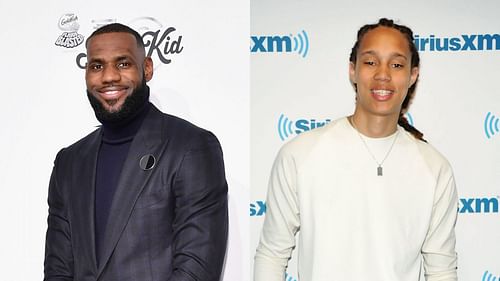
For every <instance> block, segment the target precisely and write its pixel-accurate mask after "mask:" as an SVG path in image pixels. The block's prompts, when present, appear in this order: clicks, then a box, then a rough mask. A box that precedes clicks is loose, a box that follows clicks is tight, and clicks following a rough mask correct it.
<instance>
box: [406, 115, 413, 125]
mask: <svg viewBox="0 0 500 281" xmlns="http://www.w3.org/2000/svg"><path fill="white" fill-rule="evenodd" d="M405 117H406V120H408V124H410V125H412V126H414V124H413V116H411V114H410V112H406V113H405Z"/></svg>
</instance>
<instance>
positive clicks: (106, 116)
mask: <svg viewBox="0 0 500 281" xmlns="http://www.w3.org/2000/svg"><path fill="white" fill-rule="evenodd" d="M87 97H88V99H89V101H90V105H91V106H92V108H93V109H94V112H95V116H96V117H97V120H99V122H101V123H121V122H124V121H126V120H130V119H132V118H133V117H134V116H135V115H137V114H138V113H139V111H141V109H142V108H143V107H144V105H145V104H146V103H147V101H148V99H149V91H148V89H147V86H146V80H145V79H144V78H143V79H142V82H141V84H140V85H139V87H138V88H135V89H134V91H133V92H132V94H131V95H129V96H127V97H126V98H125V101H124V102H123V105H122V106H121V108H120V109H119V110H118V111H115V112H109V111H107V110H106V108H105V107H104V106H103V105H102V103H101V101H99V100H98V99H97V98H96V97H95V96H94V95H93V94H92V93H90V92H89V90H88V89H87Z"/></svg>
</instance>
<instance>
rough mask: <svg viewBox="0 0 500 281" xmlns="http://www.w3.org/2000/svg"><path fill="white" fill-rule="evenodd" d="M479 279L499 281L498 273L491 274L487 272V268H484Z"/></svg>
mask: <svg viewBox="0 0 500 281" xmlns="http://www.w3.org/2000/svg"><path fill="white" fill-rule="evenodd" d="M481 281H500V275H499V276H497V277H495V276H493V274H491V273H489V272H488V270H486V271H485V272H484V274H483V279H481Z"/></svg>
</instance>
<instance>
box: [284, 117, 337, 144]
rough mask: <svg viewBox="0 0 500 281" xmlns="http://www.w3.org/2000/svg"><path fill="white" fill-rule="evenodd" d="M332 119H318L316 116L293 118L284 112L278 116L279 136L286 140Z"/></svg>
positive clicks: (323, 124) (321, 125)
mask: <svg viewBox="0 0 500 281" xmlns="http://www.w3.org/2000/svg"><path fill="white" fill-rule="evenodd" d="M330 121H331V120H330V119H316V118H309V119H306V118H300V119H297V120H295V121H294V120H291V119H289V118H288V117H286V116H285V115H284V114H281V115H280V117H279V118H278V136H279V138H280V139H281V140H282V141H284V140H286V139H288V138H289V137H291V136H293V135H298V134H301V133H303V132H307V131H310V130H312V129H316V128H319V127H323V126H325V125H326V124H328V123H330Z"/></svg>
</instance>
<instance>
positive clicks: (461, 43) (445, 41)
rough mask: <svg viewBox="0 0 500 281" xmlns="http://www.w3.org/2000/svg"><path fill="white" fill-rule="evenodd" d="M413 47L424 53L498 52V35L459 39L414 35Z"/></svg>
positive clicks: (462, 37) (499, 41)
mask: <svg viewBox="0 0 500 281" xmlns="http://www.w3.org/2000/svg"><path fill="white" fill-rule="evenodd" d="M414 42H415V45H416V46H417V49H418V50H419V51H421V52H424V51H431V52H433V51H438V52H443V51H444V52H446V51H484V50H500V35H499V34H470V35H467V34H462V35H460V36H459V37H442V38H441V37H436V36H434V35H430V36H429V37H425V38H423V37H420V36H419V35H415V40H414Z"/></svg>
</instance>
